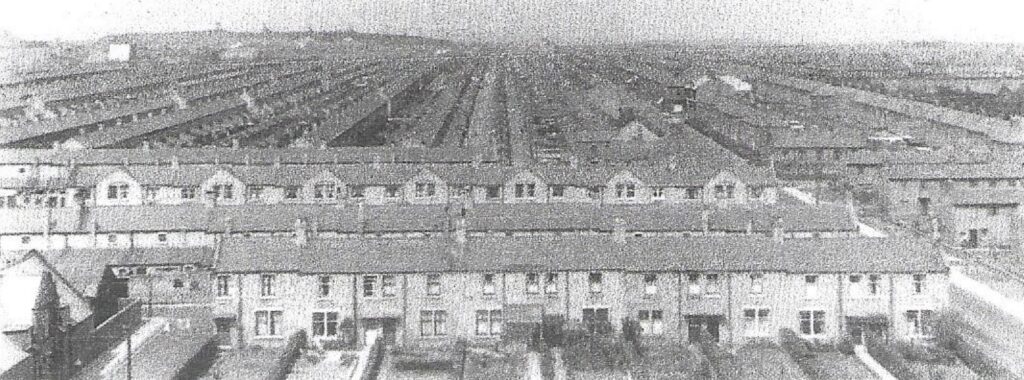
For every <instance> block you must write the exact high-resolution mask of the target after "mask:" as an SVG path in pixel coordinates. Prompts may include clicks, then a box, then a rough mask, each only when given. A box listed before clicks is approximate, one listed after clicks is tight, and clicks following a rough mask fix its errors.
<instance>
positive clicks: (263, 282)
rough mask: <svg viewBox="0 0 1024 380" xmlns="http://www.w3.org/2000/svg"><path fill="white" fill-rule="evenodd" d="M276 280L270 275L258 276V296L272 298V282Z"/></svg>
mask: <svg viewBox="0 0 1024 380" xmlns="http://www.w3.org/2000/svg"><path fill="white" fill-rule="evenodd" d="M276 280H277V278H276V277H275V276H274V275H272V274H264V275H261V276H260V296H261V297H273V296H274V295H276V293H275V290H276V289H274V282H275V281H276Z"/></svg>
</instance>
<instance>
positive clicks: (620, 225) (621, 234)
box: [612, 217, 626, 244]
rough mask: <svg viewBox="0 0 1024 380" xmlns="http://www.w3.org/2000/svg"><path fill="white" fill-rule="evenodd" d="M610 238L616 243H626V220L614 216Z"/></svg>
mask: <svg viewBox="0 0 1024 380" xmlns="http://www.w3.org/2000/svg"><path fill="white" fill-rule="evenodd" d="M612 238H613V240H615V243H617V244H626V221H625V220H622V218H618V217H616V218H615V221H614V226H613V229H612Z"/></svg>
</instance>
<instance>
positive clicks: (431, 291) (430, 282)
mask: <svg viewBox="0 0 1024 380" xmlns="http://www.w3.org/2000/svg"><path fill="white" fill-rule="evenodd" d="M427 295H428V296H434V297H436V296H440V295H441V274H439V273H431V274H428V275H427Z"/></svg>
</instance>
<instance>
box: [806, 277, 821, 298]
mask: <svg viewBox="0 0 1024 380" xmlns="http://www.w3.org/2000/svg"><path fill="white" fill-rule="evenodd" d="M804 298H806V299H809V300H813V299H818V276H815V275H807V276H804Z"/></svg>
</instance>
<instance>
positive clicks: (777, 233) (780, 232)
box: [772, 216, 786, 243]
mask: <svg viewBox="0 0 1024 380" xmlns="http://www.w3.org/2000/svg"><path fill="white" fill-rule="evenodd" d="M785 235H786V230H785V228H783V227H782V217H781V216H778V217H775V225H773V226H772V240H775V242H776V243H782V242H783V241H785V240H786V238H785Z"/></svg>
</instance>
